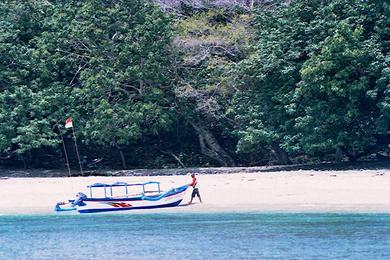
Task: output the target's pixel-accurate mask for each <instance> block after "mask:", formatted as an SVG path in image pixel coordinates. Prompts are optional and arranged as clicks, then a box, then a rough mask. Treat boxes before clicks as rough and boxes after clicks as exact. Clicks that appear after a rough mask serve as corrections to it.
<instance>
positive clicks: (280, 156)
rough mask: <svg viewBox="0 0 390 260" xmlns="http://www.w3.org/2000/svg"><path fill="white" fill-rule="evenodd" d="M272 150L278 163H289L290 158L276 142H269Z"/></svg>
mask: <svg viewBox="0 0 390 260" xmlns="http://www.w3.org/2000/svg"><path fill="white" fill-rule="evenodd" d="M271 148H272V151H273V153H274V155H275V157H276V159H277V160H278V162H279V163H280V164H283V165H285V164H291V161H290V158H289V157H288V154H287V152H286V151H285V150H283V149H281V148H280V146H279V145H278V144H275V143H274V144H271Z"/></svg>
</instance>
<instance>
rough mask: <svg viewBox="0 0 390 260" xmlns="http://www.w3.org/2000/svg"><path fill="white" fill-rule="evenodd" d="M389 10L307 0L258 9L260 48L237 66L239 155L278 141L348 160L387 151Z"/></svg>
mask: <svg viewBox="0 0 390 260" xmlns="http://www.w3.org/2000/svg"><path fill="white" fill-rule="evenodd" d="M388 8H389V5H388V4H386V3H383V2H382V1H364V2H362V1H353V0H334V1H327V2H324V1H304V0H301V1H294V2H293V3H292V4H291V5H289V6H284V5H281V6H278V7H277V8H276V9H275V10H271V11H260V13H259V14H258V27H257V28H258V29H257V30H258V31H257V35H258V37H257V46H256V50H255V51H254V53H253V54H252V55H251V56H250V57H249V58H248V59H247V60H245V61H243V62H241V63H240V64H239V66H238V69H239V72H240V73H239V77H238V79H237V81H238V82H240V84H241V86H242V90H243V91H245V93H238V94H237V102H236V103H237V105H236V106H237V110H238V111H240V112H238V113H237V116H236V118H237V119H238V120H240V122H241V124H242V127H241V130H240V131H239V132H238V133H239V136H240V137H241V139H240V141H239V143H238V150H239V151H246V150H248V149H253V147H257V146H259V145H260V146H261V145H266V144H270V143H278V144H280V146H281V147H283V148H284V149H285V150H287V151H289V152H290V153H307V154H319V155H321V154H322V155H323V154H324V153H333V152H334V151H335V150H337V149H341V150H342V151H344V153H345V154H346V155H347V156H348V157H349V158H350V159H356V158H359V157H360V156H362V155H365V154H370V153H372V152H373V151H378V150H383V149H385V150H387V147H386V146H387V144H388V142H387V143H386V142H385V143H383V140H385V139H386V138H388V137H389V134H390V132H389V131H388V127H389V121H388V115H386V113H384V112H385V111H386V109H383V108H384V107H386V104H388V103H387V101H385V100H386V96H387V91H388V90H387V87H388V84H389V80H388V77H386V76H384V75H385V74H388V73H387V72H388V61H387V60H386V56H388V53H389V50H388V43H389V35H388V22H389V17H390V16H389V9H388ZM386 86H387V87H386ZM383 104H385V105H383ZM253 108H256V109H253ZM243 111H247V113H246V114H245V113H243Z"/></svg>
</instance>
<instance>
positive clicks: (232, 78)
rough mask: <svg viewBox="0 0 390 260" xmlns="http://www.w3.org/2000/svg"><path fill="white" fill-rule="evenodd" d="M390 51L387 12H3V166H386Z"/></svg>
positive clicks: (313, 0) (117, 3)
mask: <svg viewBox="0 0 390 260" xmlns="http://www.w3.org/2000/svg"><path fill="white" fill-rule="evenodd" d="M389 51H390V3H389V2H388V1H386V0H291V1H271V0H268V1H261V0H251V1H248V0H230V1H229V0H224V1H222V0H219V1H217V0H215V1H212V0H208V1H206V0H155V1H146V0H83V1H80V0H69V1H59V0H29V1H16V0H15V1H11V0H4V1H1V3H0V166H2V167H12V168H15V167H19V168H23V167H24V168H57V169H63V168H64V167H65V166H64V165H65V153H64V147H66V150H67V152H68V156H69V161H70V165H71V167H73V168H77V166H78V164H77V163H78V162H77V157H76V152H75V148H76V147H75V142H74V141H75V140H74V138H73V130H74V133H75V136H76V142H77V144H78V148H79V152H80V156H81V158H82V160H84V161H89V160H91V161H92V160H93V159H96V158H99V159H100V160H101V163H102V166H103V167H105V168H111V169H121V168H168V167H169V168H174V167H190V166H235V165H242V166H252V165H268V164H290V163H311V162H319V161H347V160H348V161H356V160H361V159H367V158H377V159H378V158H379V159H383V158H387V157H388V156H389V152H390V146H389V145H390V52H389ZM69 117H72V118H73V128H72V129H70V128H65V127H64V123H65V120H66V119H67V118H69ZM64 145H65V146H64Z"/></svg>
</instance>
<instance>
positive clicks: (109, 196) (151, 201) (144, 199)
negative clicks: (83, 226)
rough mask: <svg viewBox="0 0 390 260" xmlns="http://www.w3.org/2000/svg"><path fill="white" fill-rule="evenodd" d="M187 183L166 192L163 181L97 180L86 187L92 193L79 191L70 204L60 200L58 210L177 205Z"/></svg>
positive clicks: (149, 207) (100, 210)
mask: <svg viewBox="0 0 390 260" xmlns="http://www.w3.org/2000/svg"><path fill="white" fill-rule="evenodd" d="M188 186H189V185H188V184H187V185H183V186H180V187H177V188H172V189H170V190H168V191H165V192H163V191H161V189H160V182H157V181H149V182H144V183H126V182H115V183H113V184H106V183H95V184H92V185H89V186H87V188H88V189H89V196H87V195H85V194H84V193H81V192H79V193H78V196H77V199H75V200H69V203H57V205H56V207H55V210H56V211H73V210H77V211H78V212H80V213H94V212H108V211H124V210H134V209H155V208H165V207H175V206H178V205H179V204H180V203H181V201H182V200H183V198H184V195H185V192H186V190H187V188H188Z"/></svg>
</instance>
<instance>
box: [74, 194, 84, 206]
mask: <svg viewBox="0 0 390 260" xmlns="http://www.w3.org/2000/svg"><path fill="white" fill-rule="evenodd" d="M76 197H77V198H76V199H75V200H74V201H73V202H72V206H76V205H77V206H85V203H84V202H83V200H84V199H86V198H87V195H85V194H84V193H82V192H79V193H77V194H76Z"/></svg>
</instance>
